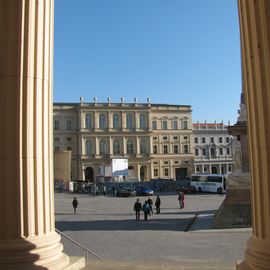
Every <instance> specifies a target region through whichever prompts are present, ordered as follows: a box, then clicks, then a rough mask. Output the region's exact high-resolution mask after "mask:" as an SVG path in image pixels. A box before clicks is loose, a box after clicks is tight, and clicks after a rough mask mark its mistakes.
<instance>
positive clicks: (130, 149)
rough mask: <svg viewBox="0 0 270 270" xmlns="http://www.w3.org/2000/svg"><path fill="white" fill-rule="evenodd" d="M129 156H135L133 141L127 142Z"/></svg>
mask: <svg viewBox="0 0 270 270" xmlns="http://www.w3.org/2000/svg"><path fill="white" fill-rule="evenodd" d="M127 154H134V143H133V140H131V139H128V140H127Z"/></svg>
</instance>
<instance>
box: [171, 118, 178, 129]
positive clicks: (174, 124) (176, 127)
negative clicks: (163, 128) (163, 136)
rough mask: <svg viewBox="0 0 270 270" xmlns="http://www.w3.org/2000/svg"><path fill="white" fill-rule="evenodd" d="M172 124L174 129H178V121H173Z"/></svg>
mask: <svg viewBox="0 0 270 270" xmlns="http://www.w3.org/2000/svg"><path fill="white" fill-rule="evenodd" d="M172 124H173V126H172V129H178V126H177V120H173V122H172Z"/></svg>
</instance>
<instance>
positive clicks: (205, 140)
mask: <svg viewBox="0 0 270 270" xmlns="http://www.w3.org/2000/svg"><path fill="white" fill-rule="evenodd" d="M193 136H194V171H195V173H221V174H225V173H228V172H231V171H232V168H233V157H232V154H233V153H232V141H233V137H232V136H231V135H229V133H228V126H227V125H224V124H223V123H196V124H193Z"/></svg>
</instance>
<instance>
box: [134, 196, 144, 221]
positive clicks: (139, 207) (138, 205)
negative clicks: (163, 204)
mask: <svg viewBox="0 0 270 270" xmlns="http://www.w3.org/2000/svg"><path fill="white" fill-rule="evenodd" d="M141 210H142V204H141V202H140V200H139V199H137V201H136V202H135V204H134V211H135V214H136V220H137V221H139V220H140V212H141Z"/></svg>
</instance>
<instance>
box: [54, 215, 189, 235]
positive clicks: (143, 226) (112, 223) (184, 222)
mask: <svg viewBox="0 0 270 270" xmlns="http://www.w3.org/2000/svg"><path fill="white" fill-rule="evenodd" d="M191 220H192V217H190V218H181V219H179V218H178V219H151V217H150V219H149V220H147V221H144V220H142V219H141V220H140V221H136V220H135V216H134V219H126V220H94V221H93V220H92V221H57V222H56V228H57V229H58V230H60V231H63V232H64V231H139V230H159V231H160V230H162V231H185V229H186V227H187V226H188V225H189V223H190V222H191Z"/></svg>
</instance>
